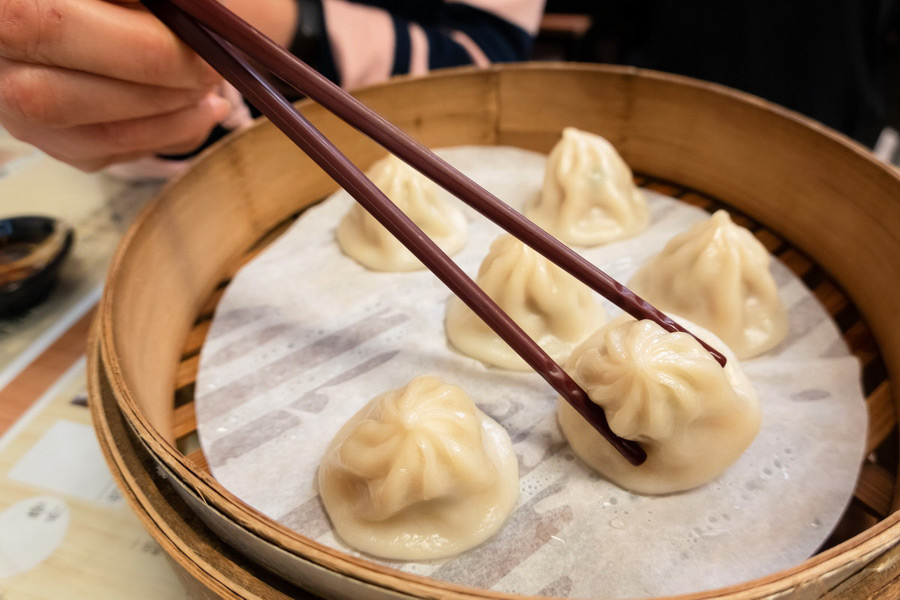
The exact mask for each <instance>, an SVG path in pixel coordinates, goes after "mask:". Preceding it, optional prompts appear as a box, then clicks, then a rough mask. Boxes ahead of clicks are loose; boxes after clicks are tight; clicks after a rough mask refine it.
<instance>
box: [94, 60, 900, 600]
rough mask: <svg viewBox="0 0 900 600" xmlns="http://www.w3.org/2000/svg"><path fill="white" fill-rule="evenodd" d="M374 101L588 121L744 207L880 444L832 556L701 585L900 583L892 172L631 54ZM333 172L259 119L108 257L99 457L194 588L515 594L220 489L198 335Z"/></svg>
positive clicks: (539, 134) (498, 128)
mask: <svg viewBox="0 0 900 600" xmlns="http://www.w3.org/2000/svg"><path fill="white" fill-rule="evenodd" d="M361 97H362V99H363V100H364V101H365V102H366V103H368V104H369V105H370V106H372V107H373V108H375V109H376V110H378V111H379V112H382V114H384V115H385V116H386V117H387V118H388V119H389V120H392V121H394V122H395V123H397V124H398V125H400V126H401V127H403V128H404V129H406V130H407V131H409V132H410V133H412V134H413V135H415V136H416V137H418V138H419V139H420V140H421V141H423V142H424V143H426V144H427V145H431V146H447V145H459V144H465V143H479V144H511V145H519V146H521V147H525V148H528V149H534V150H539V151H544V152H546V151H547V150H549V148H550V147H551V146H552V144H553V143H554V142H555V141H556V139H557V137H558V135H559V131H560V130H561V129H562V127H563V126H567V125H572V126H576V127H581V128H585V129H589V130H593V131H596V132H598V133H601V134H603V135H605V136H606V137H608V138H609V139H610V140H611V141H612V142H613V144H614V145H616V147H617V148H618V149H619V150H620V152H621V153H622V154H623V155H624V157H625V159H626V161H628V162H629V163H630V164H631V165H632V167H633V168H635V170H636V171H639V172H644V173H648V174H650V175H652V176H653V177H659V178H662V179H664V180H666V181H677V182H678V184H677V185H675V186H674V187H672V186H670V185H669V184H667V183H665V182H661V181H660V180H657V179H653V178H651V179H649V180H644V183H648V184H649V185H650V187H651V188H652V187H654V186H655V188H656V189H658V190H659V191H662V192H663V193H670V194H673V195H676V196H678V195H680V196H681V197H682V199H683V200H685V201H688V202H692V203H694V204H697V205H700V206H703V207H704V208H707V209H712V208H715V207H716V206H717V200H714V198H720V199H723V200H724V201H726V203H727V205H728V206H729V207H730V208H737V209H738V211H739V213H740V215H739V217H738V219H740V220H739V222H740V223H741V224H744V225H745V226H748V227H750V228H751V229H753V230H754V232H755V233H756V235H757V236H758V237H759V238H760V239H761V240H762V241H763V243H764V244H765V245H766V246H767V247H768V248H769V250H770V251H772V252H774V253H776V254H778V255H779V256H780V258H781V259H782V260H783V261H784V262H786V263H787V264H788V266H789V267H791V268H792V269H793V270H794V271H795V272H797V273H798V274H799V275H800V276H801V277H803V279H804V281H805V282H806V283H807V285H808V286H809V287H810V288H811V289H812V290H813V291H814V293H815V294H816V295H817V296H818V297H819V299H820V300H821V301H822V302H823V304H824V305H825V306H826V308H827V309H828V310H829V311H830V312H831V314H832V315H834V316H835V318H836V320H837V322H838V325H839V326H840V327H841V329H842V331H843V332H844V336H845V339H847V340H848V342H849V343H850V345H851V347H852V348H853V350H854V352H855V353H856V354H857V356H859V357H860V359H861V361H862V363H863V365H864V386H865V387H866V393H867V396H868V400H867V404H868V410H869V417H870V428H869V429H870V431H869V437H868V440H867V449H868V450H869V452H870V454H869V458H868V460H867V461H866V463H865V464H864V467H863V473H862V476H861V479H860V482H859V485H858V487H857V489H856V493H855V498H854V501H853V504H852V505H851V507H850V509H848V512H847V514H846V516H845V518H844V519H843V521H842V522H841V524H840V526H839V528H838V530H837V531H836V532H835V534H834V536H833V537H832V539H830V540H829V542H828V543H827V544H826V548H825V549H824V550H823V551H822V552H820V553H819V554H817V555H816V556H814V557H813V558H811V559H809V560H807V561H806V562H804V563H803V564H801V565H799V566H797V567H795V568H793V569H790V570H787V571H783V572H780V573H776V574H773V575H771V576H769V577H766V578H763V579H760V580H756V581H752V582H747V583H746V584H742V585H739V586H734V587H732V588H728V589H724V590H717V591H710V592H703V593H699V594H694V595H691V596H689V597H690V598H697V599H699V598H779V597H785V596H791V597H800V598H818V597H822V596H828V597H834V598H857V597H866V596H871V595H885V596H887V595H891V594H894V590H893V588H892V587H891V582H892V581H893V579H894V578H895V577H896V576H897V575H898V568H897V566H896V565H897V556H898V555H900V552H897V551H896V550H895V548H894V547H895V545H896V543H897V540H898V539H900V517H898V515H897V513H895V512H894V509H895V507H896V504H897V500H896V490H895V488H896V485H895V483H896V481H897V425H896V423H897V419H896V414H897V400H896V398H895V397H894V394H892V392H891V388H892V387H894V389H897V388H896V385H894V386H891V381H893V382H895V383H896V381H897V377H898V376H900V329H898V328H896V327H893V326H892V324H893V323H895V322H897V320H898V319H900V308H898V306H897V303H896V302H895V301H894V298H895V297H896V296H897V295H898V293H900V261H897V260H896V259H897V258H900V238H898V236H896V235H895V234H894V232H893V229H892V228H891V225H893V224H900V177H898V174H897V173H896V172H895V171H893V170H892V169H891V168H890V167H887V166H884V165H881V164H879V163H877V162H876V161H874V159H872V158H871V157H870V156H869V155H868V154H867V153H866V152H865V151H864V150H863V149H861V148H859V147H858V146H856V145H855V144H853V143H851V142H848V141H847V140H845V139H844V138H842V137H841V136H838V135H836V134H833V133H832V132H830V131H828V130H825V129H824V128H822V127H820V126H817V125H815V124H813V123H811V122H809V121H807V120H805V119H803V118H801V117H798V116H796V115H793V114H792V113H789V112H787V111H784V110H782V109H779V108H777V107H774V106H772V105H769V104H767V103H764V102H761V101H759V100H756V99H753V98H750V97H747V96H745V95H742V94H738V93H735V92H732V91H729V90H724V89H722V88H719V87H717V86H712V85H708V84H702V83H698V82H694V81H691V80H686V79H683V78H679V77H673V76H666V75H660V74H654V73H646V72H641V71H637V70H633V69H622V68H608V67H598V66H590V67H587V66H572V65H565V66H558V65H557V66H554V65H540V66H527V65H526V66H518V67H513V68H498V69H493V70H489V71H480V72H472V71H457V72H451V73H445V74H441V75H436V76H433V77H430V78H427V79H424V80H405V81H400V82H396V83H392V84H388V85H385V86H379V87H376V88H371V89H370V90H367V91H365V92H362V93H361ZM409 98H415V99H416V102H415V103H414V105H411V104H410V103H408V102H407V101H406V100H407V99H409ZM303 106H304V109H303V110H304V114H306V115H307V117H309V118H310V119H311V120H312V121H313V122H314V123H316V124H317V126H319V127H320V128H321V129H323V130H324V131H325V133H326V134H327V135H328V136H329V137H331V138H332V139H333V140H335V141H336V142H337V143H338V146H339V147H341V148H342V150H344V151H345V152H346V153H347V154H348V155H350V156H351V158H353V159H354V160H356V161H357V162H358V164H360V165H361V166H363V167H365V166H366V165H368V164H370V163H371V162H372V161H373V160H374V159H376V158H377V157H378V156H379V155H380V151H379V150H378V149H377V148H376V147H375V146H374V145H373V144H372V143H371V142H369V141H367V140H362V139H361V138H360V137H359V136H358V134H355V133H354V132H352V131H350V130H349V128H347V127H346V126H344V125H343V124H340V123H338V122H337V121H336V120H335V119H334V118H333V117H330V115H327V113H325V112H324V111H322V110H321V109H319V108H318V107H315V106H311V105H308V104H304V105H303ZM667 186H668V187H667ZM684 186H688V187H684ZM333 189H334V185H333V184H332V183H330V182H329V181H328V180H327V178H326V177H325V176H324V174H322V173H321V172H320V171H319V170H318V169H316V168H315V167H313V166H311V164H310V162H309V160H308V159H307V158H306V157H304V156H302V155H300V154H299V151H297V150H296V149H295V148H293V147H291V146H290V144H289V142H287V141H285V140H284V139H283V138H281V136H280V134H278V133H277V132H276V131H275V130H274V128H273V127H272V126H271V125H270V124H268V123H260V124H258V125H257V126H255V127H254V128H251V129H250V130H248V131H246V132H244V133H243V134H241V135H238V136H234V137H232V138H230V139H229V140H227V141H226V142H225V143H224V144H222V145H220V146H219V147H218V149H217V150H215V151H214V152H212V153H209V154H207V155H206V156H205V157H204V158H203V159H202V160H200V161H199V162H198V164H197V165H196V166H194V167H193V168H192V169H191V170H190V171H188V172H187V173H186V174H185V175H184V176H183V177H181V178H180V179H179V180H177V181H175V182H173V183H172V184H170V185H169V186H168V187H167V188H166V189H165V190H164V191H163V193H162V194H161V195H160V196H159V198H158V199H157V200H156V201H155V202H154V203H153V204H152V205H151V206H149V207H148V209H147V210H146V212H145V213H144V214H143V215H142V217H141V218H140V219H139V221H138V222H137V223H136V224H135V225H134V227H133V228H132V229H131V230H130V231H129V234H128V235H127V236H126V239H125V240H124V242H123V244H122V246H121V247H120V249H119V252H118V253H117V256H116V258H115V259H114V263H113V266H112V269H111V272H110V278H109V281H108V283H107V287H106V291H105V295H104V299H103V301H102V303H101V309H100V313H99V317H98V327H97V331H96V334H95V335H94V336H93V337H92V345H91V353H92V356H91V359H92V360H91V365H90V371H91V372H90V383H91V386H90V387H91V398H92V403H93V410H94V415H95V420H96V421H97V423H98V431H99V434H100V437H101V441H102V445H103V447H104V450H105V452H106V453H107V459H108V460H109V461H110V464H111V466H112V468H113V471H114V474H115V475H116V477H117V478H118V480H119V482H120V484H122V486H123V488H124V489H125V490H126V491H127V493H126V495H127V496H128V499H129V501H130V502H131V503H132V506H133V507H135V509H136V511H137V512H138V513H139V516H140V517H141V518H142V519H143V520H144V522H145V524H147V526H148V529H150V531H151V533H152V534H153V535H154V536H155V537H156V538H157V539H158V540H160V543H161V544H162V545H163V547H164V549H165V550H166V551H167V552H168V553H169V554H170V556H171V557H172V559H173V561H174V562H175V563H177V564H178V565H180V568H181V570H182V573H183V575H184V576H185V577H187V578H188V579H189V580H191V581H192V582H193V583H192V585H193V586H195V587H194V589H195V590H196V596H197V597H199V598H285V597H303V594H304V592H303V591H302V589H311V590H314V591H315V592H317V593H320V594H325V595H327V596H329V597H341V598H359V597H365V598H409V597H428V598H447V599H450V598H454V599H455V598H473V597H477V598H491V599H496V598H504V597H507V596H506V595H503V594H498V593H493V592H490V591H486V590H473V589H466V588H462V587H460V586H454V585H450V584H446V583H443V582H437V581H433V580H429V579H426V578H422V577H416V576H412V575H406V574H403V573H399V572H396V571H393V570H391V569H387V568H384V567H380V566H376V565H372V564H369V563H366V562H365V561H361V560H359V559H354V558H352V557H349V556H347V555H344V554H342V553H340V552H338V551H336V550H333V549H330V548H327V547H323V546H321V545H319V544H316V543H315V542H312V541H311V540H308V539H305V538H303V537H302V536H299V535H297V534H296V533H294V532H291V531H289V530H286V529H285V528H284V527H282V526H280V525H278V524H277V523H274V522H273V521H271V520H270V519H268V518H266V517H264V516H262V515H260V514H259V513H257V512H256V511H254V510H253V509H252V508H250V507H248V506H246V505H245V504H244V503H242V502H241V501H240V500H239V499H237V498H235V497H234V496H232V495H231V494H230V493H229V492H228V491H227V490H225V489H224V488H222V486H221V485H219V484H218V482H216V481H215V479H213V478H212V477H211V475H210V474H209V472H208V469H207V468H206V466H205V461H204V460H203V457H202V454H201V453H200V452H199V451H197V450H196V446H195V443H194V442H193V441H192V440H193V439H194V432H193V430H194V429H195V423H194V418H193V405H192V396H193V390H192V383H193V380H194V376H195V373H196V366H197V361H198V352H199V348H200V346H201V344H202V341H203V338H204V337H205V334H206V332H207V331H208V327H209V322H210V321H209V318H210V316H211V314H212V310H213V308H214V306H215V304H216V302H217V301H218V299H219V298H220V297H221V293H222V292H223V291H224V285H225V284H226V283H227V281H228V279H229V278H230V275H231V274H232V273H233V272H234V271H235V270H236V268H237V267H238V266H239V265H240V264H242V262H244V261H245V260H248V259H249V257H252V256H253V255H255V253H256V252H258V251H259V249H261V248H262V247H263V246H264V245H265V243H266V241H267V240H269V239H271V237H272V236H273V235H274V234H275V233H277V232H278V231H279V230H280V229H281V228H283V227H284V226H285V224H286V223H288V222H290V220H291V219H292V218H294V217H295V216H296V214H297V213H298V211H299V210H302V209H303V208H304V207H306V206H308V205H310V204H311V203H313V202H315V201H316V200H318V199H319V198H321V197H323V196H325V195H326V194H327V193H328V192H330V191H331V190H333ZM694 190H703V192H704V193H699V192H695V191H694ZM857 198H859V199H865V200H864V201H861V200H860V201H855V202H854V201H853V200H854V199H857ZM761 223H762V224H765V225H764V226H763V225H760V224H761ZM786 240H790V243H788V242H787V241H786ZM797 248H802V249H803V251H800V250H798V249H797ZM832 277H833V278H832ZM842 288H843V290H846V292H844V291H842ZM314 300H315V299H314V298H309V299H298V301H310V302H311V301H314ZM173 390H174V394H173ZM173 396H174V400H173ZM159 473H161V474H162V475H163V476H164V479H161V478H160V475H159ZM760 517H761V518H764V515H761V516H760ZM223 540H224V542H223ZM233 548H237V549H239V550H240V552H237V551H235V550H234V549H233ZM241 552H242V553H243V554H244V555H245V556H246V557H249V559H248V558H245V556H241ZM254 561H255V563H257V564H258V565H262V567H260V566H255V565H254ZM276 573H277V574H280V575H281V576H282V577H280V576H279V575H276ZM288 581H289V582H290V583H288ZM203 594H205V595H203ZM860 594H864V595H860Z"/></svg>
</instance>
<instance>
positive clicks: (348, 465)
mask: <svg viewBox="0 0 900 600" xmlns="http://www.w3.org/2000/svg"><path fill="white" fill-rule="evenodd" d="M318 484H319V493H320V494H321V496H322V502H323V503H324V505H325V509H326V511H327V513H328V516H329V518H330V519H331V522H332V525H333V526H334V528H335V530H336V531H337V533H338V535H339V536H340V537H341V538H342V539H343V540H344V541H345V542H346V543H348V544H349V545H351V546H353V547H355V548H357V549H359V550H362V551H363V552H367V553H369V554H371V555H373V556H379V557H382V558H392V559H402V560H428V559H434V558H443V557H447V556H452V555H454V554H459V553H460V552H463V551H465V550H468V549H470V548H474V547H475V546H477V545H479V544H481V543H482V542H484V541H485V540H487V539H488V538H489V537H491V536H492V535H494V534H495V533H496V532H497V531H498V530H499V529H500V527H501V526H502V525H503V523H504V522H505V521H506V518H507V517H508V516H509V515H510V513H511V512H512V511H513V509H514V508H515V506H516V501H517V499H518V493H519V468H518V462H517V459H516V454H515V452H514V451H513V448H512V442H511V441H510V439H509V435H508V434H507V433H506V431H505V430H504V429H503V428H502V427H500V425H498V424H497V423H496V422H495V421H494V420H493V419H491V418H490V417H488V416H487V415H485V414H484V413H483V412H481V411H480V410H478V408H476V406H475V404H474V403H473V402H472V400H471V399H469V397H468V396H467V395H466V393H465V392H464V391H463V390H462V389H461V388H459V387H456V386H453V385H449V384H446V383H443V382H442V381H441V380H439V379H437V378H435V377H430V376H422V377H417V378H415V379H413V380H412V381H410V382H409V383H408V384H407V385H406V386H405V387H403V388H401V389H398V390H393V391H390V392H387V393H385V394H382V395H380V396H378V397H376V398H374V399H373V400H372V401H370V402H369V403H368V404H366V406H364V407H363V408H362V409H361V410H360V411H359V412H357V413H356V414H355V415H354V416H353V417H352V418H351V419H350V420H349V421H348V422H347V424H346V425H344V426H343V428H341V430H340V431H339V432H338V434H337V435H336V436H335V438H334V440H333V441H332V442H331V444H330V445H329V447H328V449H327V450H326V452H325V457H324V459H323V460H322V464H321V465H320V467H319V471H318Z"/></svg>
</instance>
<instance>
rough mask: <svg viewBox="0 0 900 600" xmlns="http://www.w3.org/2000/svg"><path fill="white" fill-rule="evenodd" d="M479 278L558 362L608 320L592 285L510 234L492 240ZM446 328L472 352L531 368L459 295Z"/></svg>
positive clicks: (511, 366) (458, 345)
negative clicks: (589, 287) (590, 286)
mask: <svg viewBox="0 0 900 600" xmlns="http://www.w3.org/2000/svg"><path fill="white" fill-rule="evenodd" d="M477 283H478V285H479V286H480V287H481V288H482V289H483V290H484V291H485V292H486V293H487V295H488V296H490V297H491V299H493V300H494V302H496V303H497V304H498V305H499V306H500V308H502V309H503V310H504V312H506V314H508V315H509V316H510V317H512V319H513V320H514V321H515V322H516V323H517V324H518V325H519V327H521V328H522V329H523V330H525V333H527V334H528V335H529V336H531V338H532V339H534V340H535V341H536V342H537V343H538V345H539V346H541V348H543V349H544V351H545V352H547V354H549V355H550V357H551V358H553V359H554V360H556V361H557V362H560V361H562V360H565V358H566V356H568V354H569V352H570V351H571V350H572V348H574V347H575V346H576V345H577V344H578V343H579V342H581V341H582V340H583V339H584V338H586V337H587V336H588V335H589V334H590V333H591V332H592V331H594V330H596V329H597V328H598V327H600V326H601V325H602V324H603V323H605V322H606V313H605V312H604V310H603V307H602V306H600V304H599V303H598V302H597V301H596V299H595V298H594V296H593V293H592V292H591V290H590V289H588V288H587V287H586V286H584V285H583V284H582V283H580V282H579V281H578V280H577V279H575V278H574V277H572V276H571V275H569V274H568V273H566V272H565V271H563V270H562V269H561V268H559V267H558V266H556V265H555V264H553V263H552V262H550V261H549V260H547V258H545V257H544V256H543V255H541V254H539V253H538V252H536V251H535V250H534V249H532V248H530V247H529V246H526V245H525V244H523V243H522V242H520V241H519V240H517V239H516V238H514V237H512V236H511V235H503V236H500V237H498V238H497V239H496V240H494V243H493V244H491V249H490V252H488V255H487V257H485V259H484V261H482V263H481V267H480V268H479V269H478V278H477ZM446 328H447V337H448V339H449V340H450V342H451V343H452V344H453V345H454V346H455V347H456V348H457V349H458V350H460V351H461V352H463V353H464V354H467V355H468V356H471V357H473V358H477V359H478V360H480V361H482V362H485V363H488V364H491V365H495V366H498V367H502V368H504V369H512V370H520V371H522V370H527V369H528V368H529V367H528V365H527V364H526V363H525V361H524V360H522V359H521V358H520V357H519V355H518V354H516V353H515V351H513V349H512V348H510V347H509V345H507V343H506V342H504V341H503V340H502V339H500V337H499V336H498V335H497V334H496V333H494V331H493V330H492V329H491V328H490V327H488V326H487V325H486V324H485V323H484V321H482V320H481V319H480V318H479V317H478V315H476V314H475V313H474V312H472V310H471V309H470V308H469V307H468V306H466V305H465V304H463V302H462V301H461V300H460V299H459V298H457V297H455V296H454V297H452V298H450V302H449V303H448V304H447V322H446Z"/></svg>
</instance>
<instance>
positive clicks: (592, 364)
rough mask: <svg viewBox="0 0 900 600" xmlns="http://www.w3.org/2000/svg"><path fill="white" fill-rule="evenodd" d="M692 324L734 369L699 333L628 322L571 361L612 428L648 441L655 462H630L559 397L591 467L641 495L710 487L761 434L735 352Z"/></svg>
mask: <svg viewBox="0 0 900 600" xmlns="http://www.w3.org/2000/svg"><path fill="white" fill-rule="evenodd" d="M683 325H684V326H685V327H686V328H687V329H688V330H690V331H691V332H693V333H694V334H695V335H698V336H700V337H701V338H702V339H703V340H704V341H705V342H707V343H708V344H710V345H711V346H713V347H714V348H716V349H717V350H719V351H720V352H723V353H724V354H725V356H726V358H727V359H728V361H727V364H726V366H725V367H724V368H722V367H721V366H720V365H719V363H718V362H716V360H715V359H714V358H713V357H712V356H711V355H710V354H709V352H707V351H706V350H705V349H704V348H703V346H701V345H700V344H699V343H698V342H697V340H695V339H694V338H693V337H691V336H690V335H688V334H686V333H669V332H667V331H665V330H664V329H663V328H662V327H660V326H659V325H657V324H656V323H654V322H653V321H648V320H642V321H636V320H634V319H633V318H631V317H630V316H627V315H624V316H622V317H620V318H617V319H615V320H613V321H611V322H610V323H609V324H608V325H606V326H605V327H603V328H602V329H600V330H599V331H598V332H596V333H595V334H594V335H592V336H591V337H590V338H588V339H587V340H586V341H585V342H584V343H583V344H581V345H580V346H579V347H578V348H576V349H575V350H574V351H573V352H572V356H571V357H569V360H568V362H567V364H566V371H567V372H568V373H569V374H570V375H571V376H572V378H573V379H574V380H575V381H576V382H577V383H578V384H579V385H580V386H581V387H582V388H583V389H584V390H585V392H587V394H588V397H589V398H590V399H591V401H593V402H594V403H595V404H597V405H599V406H601V407H602V408H603V410H604V412H605V413H606V416H607V419H608V420H609V426H610V428H611V429H612V430H613V431H614V432H615V433H616V434H617V435H619V436H620V437H623V438H626V439H630V440H635V441H637V442H639V443H640V444H641V446H642V447H643V448H644V449H645V450H646V451H647V461H646V462H645V463H644V464H643V465H641V466H639V467H635V466H633V465H631V464H630V463H629V462H628V461H626V460H625V459H624V458H622V456H621V455H620V454H619V453H618V452H617V451H616V450H615V449H613V447H612V446H611V445H610V444H609V443H608V442H607V441H606V440H605V439H603V438H602V437H601V436H600V434H599V433H597V432H596V431H595V430H594V428H593V427H591V425H590V424H588V422H587V421H585V420H584V418H583V417H582V416H581V415H579V414H578V413H577V412H576V411H575V409H573V408H572V407H571V406H570V405H569V404H568V402H566V401H565V400H563V399H562V398H560V400H559V402H558V409H559V423H560V425H561V427H562V430H563V432H564V433H565V435H566V438H567V439H568V440H569V444H570V445H571V446H572V449H573V450H574V451H575V453H576V454H577V455H578V456H579V457H580V458H581V459H582V460H583V461H584V462H586V463H587V464H588V465H589V466H590V467H592V468H593V469H595V470H597V471H599V472H600V473H601V474H602V475H603V476H604V477H606V478H607V479H609V480H610V481H612V482H613V483H615V484H617V485H619V486H621V487H623V488H625V489H628V490H631V491H634V492H638V493H644V494H667V493H670V492H678V491H681V490H687V489H690V488H693V487H696V486H698V485H700V484H702V483H705V482H707V481H709V480H711V479H713V478H714V477H716V476H717V475H719V474H721V473H722V472H724V471H725V469H727V468H728V467H729V466H730V465H731V464H732V463H734V462H735V461H736V460H737V459H738V457H740V455H741V454H742V453H743V452H744V450H746V449H747V447H749V446H750V443H751V442H752V441H753V439H754V437H756V434H757V432H758V431H759V425H760V409H759V402H758V400H757V397H756V392H755V391H754V390H753V387H752V386H751V384H750V381H749V380H748V379H747V377H746V376H745V375H744V373H743V372H742V371H741V369H740V366H739V365H738V361H737V360H735V358H734V355H733V354H732V353H731V352H730V351H729V350H728V348H727V347H726V346H724V345H723V344H722V343H721V341H720V340H718V339H716V337H715V336H713V335H712V334H710V333H709V332H708V331H705V330H703V329H702V328H700V327H697V326H696V325H693V324H690V323H686V322H685V323H683Z"/></svg>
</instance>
